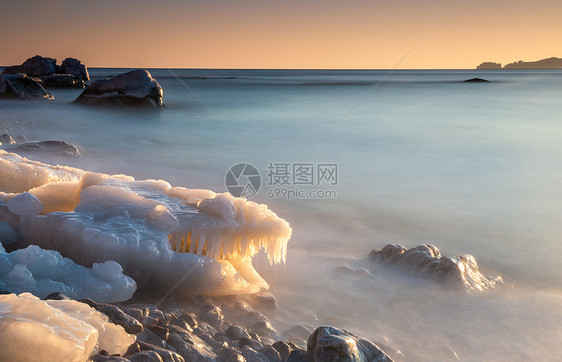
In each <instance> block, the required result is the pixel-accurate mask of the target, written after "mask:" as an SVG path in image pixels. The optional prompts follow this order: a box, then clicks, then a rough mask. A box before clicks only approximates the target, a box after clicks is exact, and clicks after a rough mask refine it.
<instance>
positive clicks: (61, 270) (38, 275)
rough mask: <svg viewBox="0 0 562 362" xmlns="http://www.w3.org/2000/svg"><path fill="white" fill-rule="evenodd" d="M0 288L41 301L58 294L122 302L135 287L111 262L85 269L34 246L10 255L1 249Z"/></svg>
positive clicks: (52, 251)
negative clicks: (54, 293) (28, 294)
mask: <svg viewBox="0 0 562 362" xmlns="http://www.w3.org/2000/svg"><path fill="white" fill-rule="evenodd" d="M0 288H1V289H5V290H10V291H12V292H15V293H22V292H30V293H33V294H34V295H37V296H40V297H45V296H47V295H49V294H50V293H53V292H59V293H63V294H65V295H67V296H69V297H71V298H75V299H81V298H91V299H94V300H96V301H99V302H121V301H125V300H128V299H130V298H131V297H132V296H133V294H134V293H135V290H136V283H135V281H134V280H132V279H131V278H129V277H128V276H126V275H123V270H122V269H121V266H120V265H119V264H117V263H116V262H114V261H111V260H108V261H105V262H103V263H94V265H93V266H92V268H86V267H83V266H81V265H77V264H75V263H74V262H73V261H72V260H70V259H68V258H63V257H62V256H61V255H60V253H59V252H57V251H54V250H44V249H41V248H39V247H38V246H37V245H30V246H28V247H27V248H25V249H18V250H15V251H12V252H11V253H6V251H5V250H4V248H3V247H2V246H0Z"/></svg>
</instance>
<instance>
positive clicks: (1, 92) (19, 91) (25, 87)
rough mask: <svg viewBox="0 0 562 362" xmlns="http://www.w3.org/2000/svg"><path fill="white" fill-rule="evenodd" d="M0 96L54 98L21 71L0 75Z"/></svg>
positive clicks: (31, 98) (32, 98)
mask: <svg viewBox="0 0 562 362" xmlns="http://www.w3.org/2000/svg"><path fill="white" fill-rule="evenodd" d="M0 98H14V99H26V100H54V99H55V97H53V95H52V94H51V93H49V92H47V91H46V90H45V88H43V86H42V85H41V84H40V83H39V82H37V81H36V80H34V79H31V78H30V77H28V76H27V75H25V74H23V73H18V74H3V75H0Z"/></svg>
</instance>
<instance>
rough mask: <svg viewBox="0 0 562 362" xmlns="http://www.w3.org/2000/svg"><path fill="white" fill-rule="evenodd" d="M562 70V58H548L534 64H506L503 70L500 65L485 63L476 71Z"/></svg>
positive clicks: (519, 62) (520, 61) (521, 62)
mask: <svg viewBox="0 0 562 362" xmlns="http://www.w3.org/2000/svg"><path fill="white" fill-rule="evenodd" d="M559 68H562V58H556V57H551V58H546V59H541V60H537V61H534V62H524V61H522V60H519V61H517V62H513V63H509V64H506V65H505V66H504V67H503V68H502V66H501V64H500V63H493V62H484V63H482V64H480V65H479V66H477V67H476V69H559Z"/></svg>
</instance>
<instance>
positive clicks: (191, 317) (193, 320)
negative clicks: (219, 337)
mask: <svg viewBox="0 0 562 362" xmlns="http://www.w3.org/2000/svg"><path fill="white" fill-rule="evenodd" d="M180 319H182V320H183V321H184V322H186V323H187V324H189V326H190V327H191V328H193V329H195V328H197V326H198V323H197V316H196V315H195V314H193V313H184V314H182V315H181V316H180Z"/></svg>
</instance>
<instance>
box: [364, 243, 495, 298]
mask: <svg viewBox="0 0 562 362" xmlns="http://www.w3.org/2000/svg"><path fill="white" fill-rule="evenodd" d="M368 260H370V261H372V262H375V263H377V264H383V265H388V266H392V267H395V268H397V269H400V270H402V271H404V272H406V273H408V274H410V275H415V276H418V277H422V278H425V279H428V280H431V281H433V282H436V283H438V284H440V285H443V286H445V287H451V288H458V289H462V290H465V291H466V292H469V293H470V292H482V291H484V290H486V289H490V288H494V287H496V286H498V285H499V284H501V283H503V280H502V278H501V276H498V277H485V276H483V275H482V274H481V273H480V271H479V270H478V264H477V263H476V259H474V257H473V256H472V255H461V256H455V257H452V258H449V257H442V256H441V253H440V251H439V249H437V247H435V246H433V245H431V244H422V245H418V246H416V247H415V248H411V249H407V248H405V247H403V246H402V245H394V244H388V245H386V246H385V247H384V248H382V249H375V250H373V251H372V252H371V253H370V254H369V257H368Z"/></svg>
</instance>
